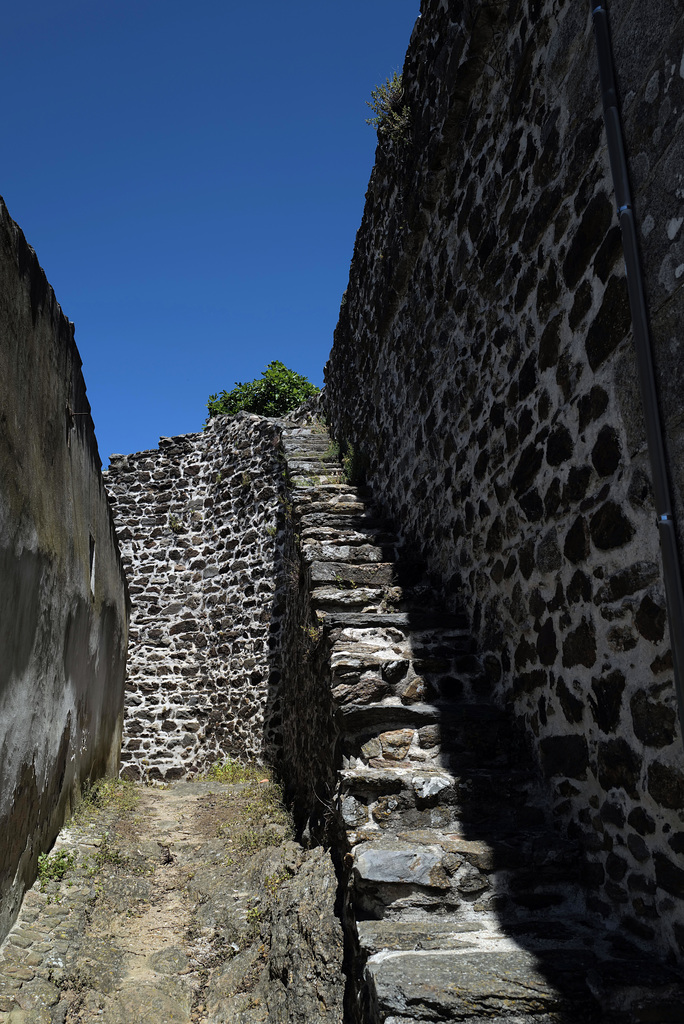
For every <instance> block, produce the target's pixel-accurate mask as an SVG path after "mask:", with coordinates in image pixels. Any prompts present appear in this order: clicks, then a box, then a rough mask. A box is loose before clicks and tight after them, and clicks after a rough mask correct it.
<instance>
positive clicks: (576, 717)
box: [556, 679, 584, 725]
mask: <svg viewBox="0 0 684 1024" xmlns="http://www.w3.org/2000/svg"><path fill="white" fill-rule="evenodd" d="M556 693H557V694H558V700H559V701H560V705H561V707H562V709H563V714H564V715H565V717H566V719H567V720H568V722H570V723H571V724H572V725H575V724H576V723H577V722H581V721H582V716H583V714H584V703H583V701H581V700H580V699H579V697H576V696H575V695H574V693H572V691H571V690H569V689H568V687H567V686H566V685H565V683H564V682H563V680H562V679H558V681H557V682H556Z"/></svg>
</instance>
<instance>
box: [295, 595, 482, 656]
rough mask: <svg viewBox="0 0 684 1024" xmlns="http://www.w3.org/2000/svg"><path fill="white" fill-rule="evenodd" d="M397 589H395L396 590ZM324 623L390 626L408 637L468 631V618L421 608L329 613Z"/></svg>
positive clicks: (369, 626)
mask: <svg viewBox="0 0 684 1024" xmlns="http://www.w3.org/2000/svg"><path fill="white" fill-rule="evenodd" d="M399 589H400V588H397V590H399ZM314 593H316V591H314ZM347 593H353V591H347ZM325 622H326V625H327V626H330V627H331V628H337V627H341V628H350V629H351V628H358V629H372V628H374V627H376V628H382V627H384V626H391V627H393V628H394V629H399V630H402V631H403V632H406V633H407V634H408V635H411V634H412V633H414V632H420V633H422V632H424V631H426V630H435V631H436V630H446V629H448V630H463V631H466V630H467V629H468V618H467V616H466V615H457V614H453V615H452V614H445V613H444V612H440V611H431V610H429V609H425V610H424V609H422V608H421V609H419V610H418V611H396V612H391V611H388V612H382V613H380V614H377V615H376V614H374V613H368V614H361V613H358V614H357V613H352V612H347V611H340V612H339V613H338V612H331V613H330V614H329V615H328V616H326V620H325ZM479 668H480V666H479V663H478V669H479Z"/></svg>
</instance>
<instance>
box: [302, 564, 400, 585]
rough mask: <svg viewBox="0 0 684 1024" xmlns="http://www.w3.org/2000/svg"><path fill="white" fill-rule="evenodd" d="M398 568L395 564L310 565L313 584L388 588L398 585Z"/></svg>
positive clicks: (310, 576)
mask: <svg viewBox="0 0 684 1024" xmlns="http://www.w3.org/2000/svg"><path fill="white" fill-rule="evenodd" d="M395 577H396V566H395V565H394V563H393V562H367V563H365V564H364V563H358V564H354V565H352V564H350V563H349V562H312V563H311V564H310V565H309V579H310V580H311V582H312V583H315V584H319V583H342V584H345V583H346V584H356V585H357V586H360V587H373V586H376V587H377V586H388V587H392V586H394V585H395V583H396V579H395Z"/></svg>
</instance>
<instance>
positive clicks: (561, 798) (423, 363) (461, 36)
mask: <svg viewBox="0 0 684 1024" xmlns="http://www.w3.org/2000/svg"><path fill="white" fill-rule="evenodd" d="M683 10H684V7H683V5H682V2H681V0H676V2H674V3H672V2H668V3H665V2H656V3H655V4H649V5H641V4H639V3H637V2H634V3H628V2H623V3H620V2H618V0H615V2H614V3H613V4H612V5H611V14H612V23H613V29H614V36H615V39H616V56H617V62H618V66H619V80H620V87H621V91H622V95H623V97H624V99H625V108H624V109H625V120H626V134H627V144H628V147H629V152H630V156H631V168H632V173H633V178H634V185H635V195H636V201H637V203H638V208H639V214H640V217H641V236H642V241H643V246H644V257H645V262H646V271H647V281H648V288H649V296H650V301H651V311H652V318H653V328H654V345H655V350H656V358H657V362H658V370H659V374H660V382H661V389H662V401H663V409H664V415H665V420H666V423H667V427H668V444H669V452H670V459H671V470H672V476H673V479H674V481H675V484H676V487H677V501H678V508H679V512H680V523H681V522H684V514H683V513H684V509H683V508H682V494H683V488H682V472H683V471H684V446H683V445H682V443H681V424H682V403H681V397H680V396H681V393H682V385H681V373H682V369H681V366H682V365H684V362H683V361H682V360H681V358H679V357H678V353H680V352H681V343H682V333H681V332H682V328H681V323H682V317H681V313H682V294H683V293H682V282H683V281H684V275H682V274H681V273H680V271H681V270H682V267H684V256H683V255H682V252H681V245H682V244H684V243H682V241H681V238H682V237H684V236H683V235H682V232H681V231H680V229H681V226H682V224H683V223H684V219H682V218H684V211H683V210H682V206H683V203H682V198H683V195H684V193H683V192H682V184H681V171H677V170H676V168H677V167H680V168H681V164H682V160H681V148H682V138H683V137H684V136H683V135H682V131H681V117H682V109H683V104H682V99H683V92H684V79H683V77H682V76H683V74H684V66H682V64H681V60H682V52H683V49H684V21H683V18H682V11H683ZM404 88H405V94H404V98H403V101H402V102H404V103H406V104H408V106H409V107H410V111H411V121H412V124H411V133H410V138H409V139H408V140H406V141H405V140H402V139H396V140H392V139H387V138H386V139H385V140H384V141H382V140H381V142H380V145H379V146H378V150H377V154H376V165H375V168H374V170H373V173H372V176H371V180H370V184H369V188H368V193H367V197H366V208H365V212H364V218H363V222H362V225H361V228H360V230H359V232H358V235H357V239H356V245H355V250H354V257H353V260H352V265H351V271H350V280H349V287H348V290H347V292H346V293H345V296H344V298H343V301H342V307H341V311H340V320H339V324H338V327H337V330H336V333H335V341H334V346H333V350H332V353H331V357H330V361H329V363H328V366H327V369H326V381H327V389H326V392H327V396H326V405H327V409H328V417H329V423H330V425H331V427H332V431H333V434H334V435H335V436H336V438H337V439H338V441H342V442H345V443H350V444H352V445H353V446H354V448H355V449H356V451H357V453H360V457H359V458H357V460H356V461H357V462H358V463H359V464H361V465H363V464H364V463H365V464H367V465H368V471H367V472H368V477H369V481H370V483H371V485H372V487H373V491H374V494H375V495H376V496H377V497H379V498H380V499H381V500H382V502H383V504H384V511H385V512H386V514H388V515H389V516H390V517H391V518H392V519H393V520H394V522H395V524H396V525H397V527H398V528H399V530H400V531H401V533H402V535H403V537H404V540H405V541H406V542H407V543H408V544H409V545H412V546H413V547H414V548H416V549H417V550H418V551H419V552H420V554H421V555H422V556H423V557H424V558H425V560H426V562H427V564H428V566H429V569H430V570H431V572H432V573H433V575H434V577H435V581H436V583H438V584H439V585H440V586H441V589H442V592H443V594H444V599H445V601H446V602H447V603H449V604H451V605H452V606H455V607H456V606H464V607H465V608H466V609H467V610H468V612H469V613H470V615H471V618H472V623H473V628H474V631H475V633H476V635H477V637H478V640H479V645H480V650H481V655H482V666H483V673H484V674H485V675H486V677H487V678H488V680H489V686H490V689H491V692H492V694H494V695H495V696H496V697H497V699H498V700H499V701H500V702H501V703H502V704H506V705H508V706H509V707H510V709H511V712H512V714H513V715H514V716H515V718H516V720H517V721H518V723H519V724H520V725H521V727H522V728H523V729H524V731H525V732H526V734H527V736H528V737H529V740H530V743H531V745H532V746H533V748H534V751H535V755H536V757H537V759H538V762H539V765H540V767H541V768H542V769H543V771H544V773H545V774H546V776H547V778H548V781H549V786H550V791H551V795H552V798H553V802H554V808H555V814H556V816H557V820H558V823H559V826H560V827H563V828H565V829H566V830H567V832H568V833H569V834H570V835H571V836H573V837H577V838H580V839H581V840H582V841H583V842H584V845H585V847H586V849H587V851H588V855H589V858H590V861H591V863H592V864H593V867H592V877H593V883H594V887H595V892H594V895H593V897H592V899H591V904H592V906H593V908H594V909H595V910H596V911H598V912H599V913H602V914H604V915H606V916H608V915H615V916H616V917H617V918H618V919H619V920H620V921H621V924H622V926H623V927H624V928H625V929H627V930H628V931H629V932H630V933H631V934H632V935H634V936H636V937H637V938H638V939H641V940H644V941H648V942H651V941H654V942H656V943H658V944H660V945H661V946H662V947H663V948H669V949H673V950H676V951H677V952H679V953H681V952H682V951H684V928H683V927H682V925H681V907H682V904H681V898H682V896H683V895H684V856H683V854H684V829H683V828H682V811H683V809H684V772H682V767H681V765H682V741H681V734H680V728H679V724H678V721H677V717H676V704H675V696H674V689H673V679H672V661H671V654H670V650H669V640H668V631H667V623H666V619H665V608H664V596H663V586H662V574H661V566H660V560H659V549H658V539H657V534H656V529H655V526H654V511H653V503H652V493H651V483H650V475H649V474H650V470H649V464H648V459H647V452H646V447H645V437H644V426H643V416H642V412H641V408H640V398H639V392H638V385H637V381H636V375H635V359H634V355H633V349H632V340H631V331H630V317H629V308H628V302H627V294H626V287H625V280H624V265H623V260H622V253H621V244H620V232H619V228H618V225H617V217H616V213H615V208H614V202H613V196H612V184H611V180H610V174H609V167H608V157H607V151H606V148H605V140H604V130H603V119H602V110H601V105H600V91H599V85H598V74H597V64H596V56H595V47H594V41H593V33H592V29H591V20H590V11H589V5H584V4H578V3H575V2H569V0H567V2H566V0H512V2H510V3H498V2H495V0H493V2H489V3H485V2H475V0H473V2H470V0H452V2H446V0H424V2H423V4H422V13H421V17H420V19H419V21H418V22H417V24H416V27H415V29H414V33H413V36H412V38H411V42H410V46H409V49H408V53H407V56H406V62H405V65H404ZM680 264H681V266H680ZM678 275H679V276H678ZM680 535H681V532H680Z"/></svg>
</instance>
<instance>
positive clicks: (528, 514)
mask: <svg viewBox="0 0 684 1024" xmlns="http://www.w3.org/2000/svg"><path fill="white" fill-rule="evenodd" d="M518 504H519V505H520V508H521V509H522V510H523V512H524V513H525V518H526V519H527V521H528V522H530V523H538V522H539V521H540V519H543V518H544V502H543V501H542V500H541V498H540V497H539V491H538V490H537V488H536V487H532V488H531V490H529V491H527V492H526V493H525V494H523V495H522V497H520V498H518Z"/></svg>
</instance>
